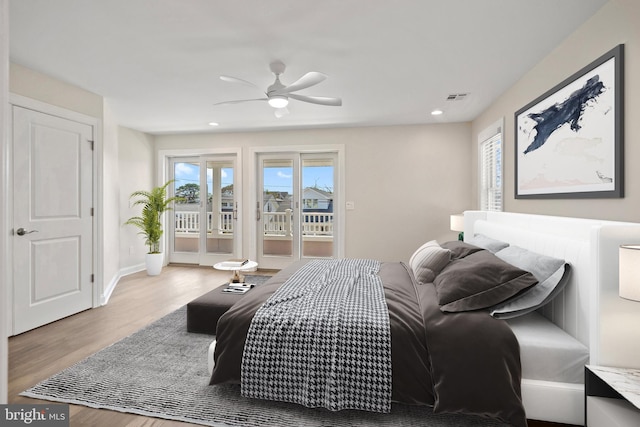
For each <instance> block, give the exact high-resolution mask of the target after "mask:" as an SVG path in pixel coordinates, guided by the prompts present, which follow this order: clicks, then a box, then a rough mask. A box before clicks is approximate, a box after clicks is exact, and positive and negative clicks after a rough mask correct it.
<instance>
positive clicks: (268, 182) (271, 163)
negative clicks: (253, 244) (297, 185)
mask: <svg viewBox="0 0 640 427" xmlns="http://www.w3.org/2000/svg"><path fill="white" fill-rule="evenodd" d="M261 164H262V168H261V170H262V172H261V181H262V182H261V189H262V194H261V197H260V200H261V203H260V204H261V208H260V209H261V220H260V221H259V223H260V225H259V227H260V229H259V230H258V231H259V235H260V236H261V239H260V240H261V247H262V256H264V257H285V258H287V259H288V260H290V259H291V258H292V257H293V256H294V253H295V250H296V247H295V245H294V239H293V231H294V228H293V209H294V192H293V188H294V161H293V159H283V158H277V159H268V158H263V159H262V162H261Z"/></svg>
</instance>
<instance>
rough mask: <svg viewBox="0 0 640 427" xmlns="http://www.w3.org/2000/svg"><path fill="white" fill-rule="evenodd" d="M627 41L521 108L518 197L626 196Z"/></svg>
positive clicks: (517, 146) (517, 118)
mask: <svg viewBox="0 0 640 427" xmlns="http://www.w3.org/2000/svg"><path fill="white" fill-rule="evenodd" d="M623 95H624V45H623V44H620V45H618V46H616V47H615V48H613V49H611V50H610V51H609V52H607V53H605V54H604V55H602V56H601V57H599V58H598V59H596V60H595V61H593V62H592V63H590V64H589V65H587V66H586V67H584V68H582V69H581V70H580V71H578V72H576V73H575V74H573V75H572V76H570V77H568V78H567V79H565V80H564V81H562V82H561V83H559V84H558V85H556V86H555V87H553V88H552V89H550V90H549V91H547V92H546V93H544V94H543V95H541V96H540V97H538V98H536V99H535V100H533V101H532V102H530V103H529V104H527V105H525V106H524V107H522V108H521V109H519V110H518V111H516V112H515V198H516V199H578V198H615V197H617V198H620V197H624V153H623V148H624V141H623V140H624V99H623Z"/></svg>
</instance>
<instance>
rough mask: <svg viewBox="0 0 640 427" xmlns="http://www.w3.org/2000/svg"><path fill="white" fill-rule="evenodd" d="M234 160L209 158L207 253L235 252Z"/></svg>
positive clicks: (228, 253)
mask: <svg viewBox="0 0 640 427" xmlns="http://www.w3.org/2000/svg"><path fill="white" fill-rule="evenodd" d="M236 213H237V208H236V202H235V199H234V197H233V162H230V161H226V162H224V161H207V212H206V218H207V244H206V251H207V253H213V254H227V255H230V254H232V253H233V252H234V225H235V219H236V218H237V217H236Z"/></svg>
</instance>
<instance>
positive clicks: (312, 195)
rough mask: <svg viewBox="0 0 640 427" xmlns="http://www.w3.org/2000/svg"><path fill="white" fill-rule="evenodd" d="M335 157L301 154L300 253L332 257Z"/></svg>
mask: <svg viewBox="0 0 640 427" xmlns="http://www.w3.org/2000/svg"><path fill="white" fill-rule="evenodd" d="M334 171H335V168H334V158H333V157H327V155H326V154H325V155H303V157H302V205H301V206H302V209H300V216H301V218H300V234H301V236H302V256H303V257H310V258H325V257H331V256H333V254H334V251H333V218H334V211H333V201H334V174H335V172H334Z"/></svg>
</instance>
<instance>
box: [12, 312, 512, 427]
mask: <svg viewBox="0 0 640 427" xmlns="http://www.w3.org/2000/svg"><path fill="white" fill-rule="evenodd" d="M212 340H213V336H211V335H204V334H193V333H189V332H187V328H186V306H183V307H181V308H179V309H178V310H176V311H174V312H173V313H170V314H168V315H167V316H165V317H163V318H162V319H160V320H158V321H156V322H154V323H152V324H151V325H149V326H147V327H145V328H143V329H141V330H139V331H138V332H136V333H134V334H133V335H130V336H129V337H127V338H124V339H123V340H121V341H119V342H117V343H115V344H113V345H111V346H109V347H107V348H105V349H103V350H101V351H99V352H97V353H95V354H94V355H92V356H90V357H88V358H87V359H85V360H83V361H81V362H78V363H77V364H75V365H74V366H71V367H69V368H67V369H65V370H64V371H62V372H60V373H58V374H56V375H54V376H53V377H51V378H49V379H47V380H45V381H43V382H41V383H40V384H38V385H36V386H34V387H32V388H30V389H28V390H26V391H25V392H23V393H21V395H23V396H28V397H33V398H37V399H43V400H51V401H55V402H63V403H71V404H77V405H84V406H88V407H92V408H100V409H109V410H114V411H120V412H128V413H133V414H139V415H145V416H150V417H157V418H164V419H169V420H178V421H185V422H189V423H193V424H201V425H208V426H221V427H222V426H233V427H276V426H282V427H324V426H336V427H341V426H344V427H347V426H357V427H368V426H389V427H391V426H393V427H398V426H421V427H424V426H429V427H454V426H484V427H497V426H505V424H502V423H499V422H496V421H494V420H491V419H486V418H481V417H473V416H465V415H452V414H433V412H432V411H431V409H430V408H427V407H416V406H407V405H399V404H394V405H393V407H392V412H391V413H390V414H377V413H367V412H362V411H340V412H330V411H328V410H324V409H310V408H305V407H302V406H299V405H294V404H287V403H277V402H268V401H260V400H250V399H245V398H243V397H242V396H241V395H240V387H239V386H236V385H224V386H220V385H217V386H209V385H208V383H209V374H208V370H207V349H208V347H209V344H210V343H211V341H212Z"/></svg>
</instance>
